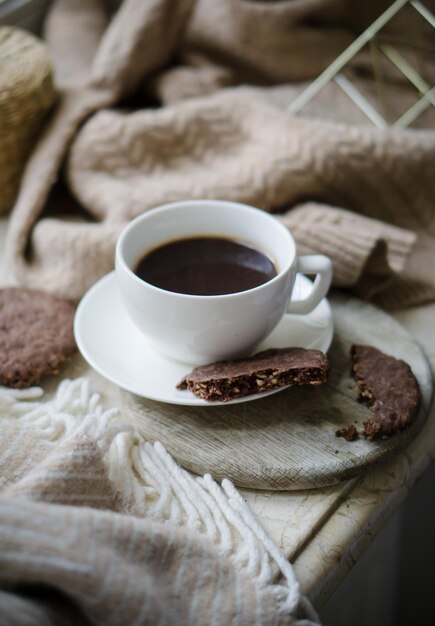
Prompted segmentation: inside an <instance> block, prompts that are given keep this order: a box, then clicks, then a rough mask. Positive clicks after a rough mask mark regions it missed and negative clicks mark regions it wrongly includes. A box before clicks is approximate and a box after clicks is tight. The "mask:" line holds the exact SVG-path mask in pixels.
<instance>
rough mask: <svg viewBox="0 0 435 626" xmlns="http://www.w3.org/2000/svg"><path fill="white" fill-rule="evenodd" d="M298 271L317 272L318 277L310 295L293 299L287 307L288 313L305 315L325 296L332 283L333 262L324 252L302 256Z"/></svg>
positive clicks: (304, 272) (298, 263)
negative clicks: (301, 298)
mask: <svg viewBox="0 0 435 626" xmlns="http://www.w3.org/2000/svg"><path fill="white" fill-rule="evenodd" d="M296 272H300V273H302V274H316V279H315V281H314V284H313V287H312V289H311V291H310V293H309V294H308V296H307V297H306V298H304V299H303V300H291V301H290V303H289V305H288V307H287V313H295V314H297V315H304V314H306V313H310V311H312V310H313V309H314V307H316V306H317V305H318V304H319V302H320V300H322V298H324V297H325V295H326V293H327V291H328V289H329V287H330V285H331V280H332V262H331V259H329V258H328V257H327V256H324V255H323V254H312V255H308V256H301V257H299V258H298V260H297V265H296Z"/></svg>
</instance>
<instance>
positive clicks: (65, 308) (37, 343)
mask: <svg viewBox="0 0 435 626" xmlns="http://www.w3.org/2000/svg"><path fill="white" fill-rule="evenodd" d="M73 319H74V308H73V307H72V306H71V304H70V303H69V302H67V301H66V300H62V299H60V298H56V297H55V296H52V295H49V294H47V293H43V292H41V291H36V290H33V289H26V288H15V287H10V288H6V289H0V385H4V386H7V387H14V388H17V389H24V388H26V387H30V386H31V385H34V384H37V383H39V382H40V381H41V380H42V379H43V378H44V377H45V376H47V375H50V374H57V373H58V372H59V370H60V368H61V367H62V366H63V365H64V364H65V363H66V361H67V360H68V359H69V357H71V355H72V354H73V353H74V352H76V350H77V348H76V344H75V341H74V334H73Z"/></svg>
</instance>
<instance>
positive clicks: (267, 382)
mask: <svg viewBox="0 0 435 626" xmlns="http://www.w3.org/2000/svg"><path fill="white" fill-rule="evenodd" d="M328 373H329V362H328V358H327V357H326V355H325V354H323V352H320V351H319V350H306V349H304V348H279V349H278V348H277V349H270V350H264V351H263V352H258V353H257V354H255V355H254V356H251V357H248V358H245V359H238V360H234V361H220V362H218V363H210V364H209V365H202V366H199V367H196V368H195V369H194V370H192V372H190V374H187V376H185V377H184V378H183V380H181V381H180V382H179V383H178V385H177V388H178V389H187V390H188V391H191V392H192V393H194V394H195V395H196V396H198V397H199V398H203V399H204V400H210V401H212V400H219V401H221V402H227V401H229V400H233V399H234V398H240V397H242V396H249V395H251V394H254V393H263V392H265V391H271V390H272V389H277V388H278V387H285V386H287V385H321V384H322V383H324V382H326V380H327V377H328Z"/></svg>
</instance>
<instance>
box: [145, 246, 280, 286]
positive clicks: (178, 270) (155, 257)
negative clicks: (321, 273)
mask: <svg viewBox="0 0 435 626" xmlns="http://www.w3.org/2000/svg"><path fill="white" fill-rule="evenodd" d="M134 272H135V274H136V275H137V276H139V278H141V279H142V280H144V281H146V282H147V283H150V284H151V285H155V286H156V287H160V289H165V290H167V291H173V292H176V293H184V294H190V295H198V296H215V295H223V294H229V293H237V292H240V291H246V290H248V289H253V288H254V287H258V286H259V285H262V284H263V283H266V282H267V281H269V280H270V279H271V278H273V277H274V276H276V275H277V270H276V268H275V266H274V264H273V262H272V261H271V260H270V259H269V257H268V256H267V255H266V254H264V253H263V252H261V251H260V250H257V249H256V248H253V247H251V246H249V245H247V244H246V243H243V242H239V241H233V240H232V239H226V238H225V237H207V236H201V237H191V238H187V239H178V240H175V241H170V242H168V243H165V244H163V245H161V246H159V247H157V248H154V249H153V250H151V251H149V252H147V253H146V254H145V255H144V256H143V257H141V259H140V260H139V261H138V263H137V264H136V267H135V268H134Z"/></svg>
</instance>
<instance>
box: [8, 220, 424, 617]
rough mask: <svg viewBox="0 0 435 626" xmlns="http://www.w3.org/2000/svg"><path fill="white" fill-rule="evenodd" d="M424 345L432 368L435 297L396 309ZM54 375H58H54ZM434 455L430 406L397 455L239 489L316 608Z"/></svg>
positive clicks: (81, 366) (110, 389)
mask: <svg viewBox="0 0 435 626" xmlns="http://www.w3.org/2000/svg"><path fill="white" fill-rule="evenodd" d="M6 231H7V219H6V218H0V284H1V285H11V284H13V280H12V278H11V276H10V275H9V273H8V272H7V268H5V266H4V262H3V252H4V242H5V239H6ZM394 317H395V318H396V319H397V320H398V321H399V322H401V323H402V324H403V325H404V326H405V327H406V328H407V329H408V331H409V332H410V333H411V334H412V335H413V336H414V337H415V338H416V339H417V341H419V342H420V344H421V345H423V346H424V348H425V351H426V354H427V356H428V357H429V360H430V362H431V365H432V369H433V370H435V333H434V331H433V320H434V319H435V304H430V305H426V306H421V307H418V308H415V309H408V310H404V311H400V312H397V313H395V315H394ZM80 375H87V376H90V377H91V378H92V379H93V380H94V381H95V386H96V388H97V389H98V390H99V391H101V392H102V393H103V394H104V397H105V401H106V405H107V406H113V405H118V406H119V405H120V403H121V394H120V393H119V389H118V388H117V387H116V386H114V385H112V384H111V383H108V382H107V381H105V380H104V379H102V378H101V377H100V376H99V375H98V374H97V373H96V372H94V371H93V370H92V369H91V368H90V367H89V366H87V364H86V363H85V362H84V361H83V359H81V357H79V356H78V357H77V358H76V359H74V361H73V362H72V363H71V365H70V366H69V368H68V369H67V370H66V371H65V373H64V376H65V377H77V376H80ZM56 382H58V381H56ZM434 458H435V409H434V406H433V407H432V409H431V412H430V415H429V417H428V419H427V422H426V424H425V425H424V427H423V429H422V431H421V432H420V433H419V434H418V435H417V437H416V439H414V441H412V442H411V444H410V445H409V446H408V448H407V449H406V450H405V451H404V452H403V453H401V454H400V455H399V456H398V457H397V458H396V459H394V460H393V461H390V462H388V463H386V464H384V465H382V466H380V467H378V468H376V469H374V470H373V471H371V472H369V473H367V474H365V475H364V476H361V477H359V478H354V479H352V480H349V481H347V482H344V483H341V484H339V485H335V486H333V487H328V488H321V489H314V490H312V489H311V490H301V491H291V492H276V491H274V492H267V491H254V490H242V494H243V496H244V497H245V498H246V500H247V501H248V502H249V504H250V506H251V508H252V509H253V511H254V512H255V513H256V514H257V515H258V517H259V519H260V520H261V522H262V524H263V526H264V528H265V529H266V531H267V532H268V533H269V535H270V537H271V538H272V539H274V541H275V542H276V543H277V544H278V545H280V546H281V548H282V550H283V551H284V553H285V554H286V555H287V557H288V558H289V559H291V561H292V562H293V563H294V566H295V569H296V574H297V576H298V578H299V581H300V583H301V587H302V591H303V592H304V593H307V594H308V595H309V596H310V597H311V599H312V600H313V601H314V603H315V605H316V606H317V607H318V608H320V607H321V606H322V605H323V603H324V602H325V601H326V600H327V598H328V597H329V596H330V594H331V593H332V592H333V591H334V589H335V587H336V586H337V585H338V584H339V582H340V581H341V580H342V578H343V577H344V576H345V575H346V573H347V572H348V571H349V570H350V569H351V568H352V566H353V564H354V563H355V562H356V561H357V560H358V558H359V557H360V556H361V554H362V553H363V551H364V549H365V548H366V547H367V546H368V545H369V543H370V542H371V540H372V539H373V537H374V536H375V535H376V533H377V532H378V531H379V530H380V529H381V528H382V526H383V525H384V524H385V523H386V521H387V520H388V518H389V517H390V516H391V514H392V513H393V512H394V511H395V509H396V508H397V507H398V506H399V504H400V503H401V502H402V501H403V500H404V499H405V497H406V495H407V493H408V492H409V490H410V489H411V488H412V485H413V484H414V482H415V480H416V479H417V478H418V476H419V475H420V474H421V473H422V472H423V471H424V470H425V469H426V467H428V465H429V464H430V462H431V461H432V460H433V459H434Z"/></svg>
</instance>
